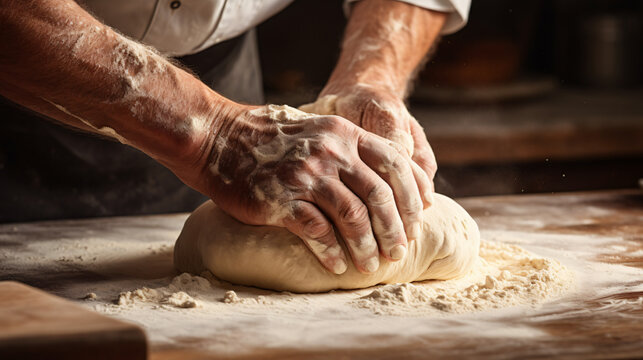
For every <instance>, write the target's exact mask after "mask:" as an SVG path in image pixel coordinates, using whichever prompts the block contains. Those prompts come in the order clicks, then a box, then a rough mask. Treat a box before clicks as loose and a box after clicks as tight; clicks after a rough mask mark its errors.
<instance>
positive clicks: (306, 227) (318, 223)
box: [302, 217, 332, 240]
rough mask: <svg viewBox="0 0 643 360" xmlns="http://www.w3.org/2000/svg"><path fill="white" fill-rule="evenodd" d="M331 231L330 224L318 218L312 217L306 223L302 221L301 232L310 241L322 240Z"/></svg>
mask: <svg viewBox="0 0 643 360" xmlns="http://www.w3.org/2000/svg"><path fill="white" fill-rule="evenodd" d="M331 231H332V228H331V226H330V224H328V222H327V221H325V220H324V219H320V218H319V217H313V218H311V219H309V220H307V221H304V223H303V227H302V232H303V233H304V235H306V236H307V237H310V238H311V239H316V240H319V239H322V238H325V237H327V235H328V234H329V233H330V232H331Z"/></svg>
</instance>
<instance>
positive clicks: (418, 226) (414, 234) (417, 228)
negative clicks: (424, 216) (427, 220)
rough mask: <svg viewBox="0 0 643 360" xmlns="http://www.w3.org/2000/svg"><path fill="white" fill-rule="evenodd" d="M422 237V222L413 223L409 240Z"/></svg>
mask: <svg viewBox="0 0 643 360" xmlns="http://www.w3.org/2000/svg"><path fill="white" fill-rule="evenodd" d="M420 237H422V223H420V222H416V223H414V224H413V225H411V229H410V231H409V234H408V238H409V240H417V239H419V238H420Z"/></svg>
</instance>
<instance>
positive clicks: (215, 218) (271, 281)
mask: <svg viewBox="0 0 643 360" xmlns="http://www.w3.org/2000/svg"><path fill="white" fill-rule="evenodd" d="M338 238H339V236H338ZM340 242H341V243H342V244H341V245H342V247H343V248H344V250H345V251H346V253H347V254H348V251H347V250H346V247H345V245H344V244H343V240H342V241H340ZM479 247H480V233H479V231H478V226H477V225H476V223H475V221H474V220H473V219H472V218H471V216H469V214H468V213H467V212H466V211H465V210H464V209H463V208H462V207H460V205H458V204H457V203H456V202H455V201H453V200H452V199H450V198H448V197H446V196H444V195H440V194H436V196H435V203H434V204H433V205H432V206H431V207H429V208H428V209H426V210H424V226H423V236H422V237H421V238H420V239H418V240H416V241H411V242H410V243H409V247H408V253H407V255H406V257H404V259H402V260H400V261H397V262H388V261H387V260H385V259H384V258H382V257H380V267H379V269H378V270H377V271H376V272H374V273H372V274H362V273H360V272H359V271H357V269H356V268H355V267H354V265H353V264H352V261H349V262H348V263H349V264H348V269H347V270H346V272H345V273H344V274H341V275H335V274H333V273H331V272H329V271H327V270H326V269H325V268H324V267H323V266H322V265H321V264H320V263H319V262H318V261H317V258H315V256H314V255H313V254H312V253H311V252H310V251H309V250H308V248H307V247H306V246H305V245H304V243H303V242H302V241H301V240H300V239H299V238H298V237H297V236H295V235H293V234H292V233H290V232H289V231H288V230H286V229H283V228H279V227H274V226H256V225H245V224H242V223H241V222H239V221H237V220H235V219H234V218H232V217H231V216H229V215H227V214H225V213H224V212H223V211H222V210H220V209H219V208H218V207H217V206H216V205H215V204H214V203H213V202H212V201H207V202H205V203H204V204H203V205H201V206H200V207H199V208H198V209H196V210H195V211H194V212H193V213H192V214H191V215H190V217H189V218H188V219H187V220H186V222H185V225H184V227H183V230H182V231H181V234H180V235H179V238H178V239H177V241H176V244H175V247H174V265H175V267H176V268H177V269H178V270H179V271H181V272H189V273H193V274H200V273H201V272H202V271H205V270H209V271H211V272H212V274H213V275H214V276H216V277H217V278H219V279H221V280H225V281H228V282H231V283H234V284H240V285H248V286H255V287H260V288H265V289H271V290H278V291H291V292H297V293H314V292H325V291H330V290H334V289H359V288H366V287H370V286H373V285H377V284H394V283H404V282H411V281H421V280H448V279H454V278H458V277H461V276H464V275H466V274H467V273H468V272H469V271H470V270H471V268H472V267H473V265H474V264H475V263H476V261H477V260H478V252H479Z"/></svg>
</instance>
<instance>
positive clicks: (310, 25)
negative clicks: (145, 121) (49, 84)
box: [0, 0, 643, 222]
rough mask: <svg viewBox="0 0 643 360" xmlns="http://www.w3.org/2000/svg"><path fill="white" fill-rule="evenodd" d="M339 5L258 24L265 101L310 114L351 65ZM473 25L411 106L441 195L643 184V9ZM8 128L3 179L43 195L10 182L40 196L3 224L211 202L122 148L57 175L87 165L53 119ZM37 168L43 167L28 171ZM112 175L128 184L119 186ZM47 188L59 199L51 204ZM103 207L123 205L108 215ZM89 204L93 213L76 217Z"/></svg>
mask: <svg viewBox="0 0 643 360" xmlns="http://www.w3.org/2000/svg"><path fill="white" fill-rule="evenodd" d="M341 4H342V1H340V0H332V1H331V0H323V1H321V0H320V1H311V0H299V1H295V3H294V4H293V5H291V6H290V7H288V8H287V9H286V10H285V11H283V12H282V13H280V14H278V15H277V16H275V17H273V18H271V19H270V20H268V21H267V22H265V23H263V24H262V25H260V26H259V28H258V38H259V47H260V57H261V66H262V72H263V75H264V76H263V78H264V88H265V93H266V100H267V102H271V103H279V104H289V105H293V106H298V105H300V104H303V103H306V102H310V101H313V100H314V99H315V97H316V94H317V93H318V92H319V90H321V88H322V87H323V85H324V82H325V81H326V79H327V78H328V76H329V74H330V72H331V71H332V68H333V66H334V64H335V61H336V59H337V57H338V54H339V44H340V41H341V36H342V32H343V28H344V26H345V23H346V19H345V17H344V14H343V11H342V7H341ZM469 19H470V20H469V24H468V25H467V27H465V28H464V29H463V30H461V31H460V32H458V33H456V34H454V35H449V36H445V37H443V38H442V39H441V40H440V42H439V44H438V45H437V52H436V53H435V55H434V56H433V57H432V58H431V59H430V60H429V61H428V62H427V66H426V68H425V70H424V71H422V72H421V73H420V74H419V76H418V79H416V81H415V83H414V89H415V90H414V91H413V93H412V94H411V96H410V98H409V106H410V109H411V113H412V114H413V115H414V116H415V117H416V118H417V119H418V121H419V122H420V123H421V124H422V125H423V126H424V128H425V130H426V132H427V136H428V139H429V142H430V143H431V144H432V146H433V148H434V150H435V153H436V156H437V160H438V164H439V171H438V175H437V178H436V189H437V191H438V192H441V193H444V194H447V195H449V196H453V197H458V196H476V195H498V194H518V193H536V192H561V191H577V190H596V189H615V188H633V187H638V186H639V179H641V178H643V87H642V68H643V61H642V58H643V25H642V23H643V1H619V0H604V1H588V0H566V1H563V0H558V1H553V0H552V1H537V0H526V1H520V2H518V1H515V0H493V1H487V0H474V1H473V3H472V8H471V13H470V17H469ZM0 100H1V99H0ZM2 119H12V120H13V123H14V125H15V124H18V125H17V126H18V130H19V131H18V133H17V135H16V133H15V132H14V133H12V134H11V135H8V133H4V134H3V133H2V127H1V126H0V145H2V146H0V178H2V176H1V175H2V173H1V172H2V171H5V170H6V169H7V168H8V167H13V169H14V170H15V168H16V167H18V168H19V169H18V170H20V168H21V167H23V166H24V167H25V170H24V172H23V174H22V175H21V180H20V181H21V182H23V183H24V184H27V185H29V184H33V189H34V190H33V191H30V192H29V193H16V192H15V191H13V190H12V189H11V184H10V183H7V182H4V183H3V182H2V181H0V187H4V188H0V201H5V200H6V199H9V198H11V199H12V200H13V201H19V200H20V199H22V198H25V199H27V198H28V199H30V200H29V201H28V202H29V204H30V205H29V206H31V210H29V209H27V212H28V214H31V216H28V217H26V218H25V217H24V214H22V215H21V216H19V215H20V214H16V215H15V216H14V214H12V213H11V210H10V209H9V210H7V208H6V207H4V208H2V207H0V209H4V210H2V211H3V213H2V214H0V222H2V221H5V222H6V221H18V219H19V220H20V221H24V220H25V219H26V220H40V219H55V218H61V217H92V216H109V215H134V214H145V213H158V212H167V210H166V209H168V208H171V209H175V210H176V211H190V210H192V209H193V208H194V204H195V203H198V202H200V201H202V197H200V196H199V195H198V194H195V193H194V192H192V191H191V190H189V189H185V190H184V191H183V190H180V188H182V185H181V183H180V182H178V180H176V179H174V178H173V175H172V174H171V173H169V172H168V171H166V170H165V169H163V168H162V167H161V166H160V165H159V166H158V168H153V169H152V170H151V171H152V172H151V174H152V175H151V176H150V175H149V174H147V175H146V176H144V177H141V176H140V175H139V174H137V172H136V170H135V167H134V166H133V167H132V170H131V171H130V172H129V173H128V170H127V168H126V169H125V170H124V171H125V172H124V173H123V169H122V166H121V165H122V164H123V163H132V164H135V163H137V162H138V161H142V157H144V155H142V154H141V153H139V152H138V151H136V150H133V149H131V150H124V151H123V150H122V149H120V148H121V147H122V146H121V145H120V144H117V143H112V144H110V145H108V148H113V149H114V154H116V153H118V154H119V155H118V156H110V154H111V153H110V152H106V153H105V154H104V157H101V158H82V157H80V158H81V159H83V161H86V162H89V163H96V164H101V169H100V170H99V171H95V172H92V173H86V172H83V173H77V171H75V170H74V169H75V168H76V165H82V164H74V163H69V164H68V166H65V167H64V168H60V167H54V166H46V165H47V163H48V161H49V160H48V159H51V160H52V163H53V162H54V161H53V160H56V161H60V160H61V159H62V161H63V162H64V161H65V159H66V158H67V157H68V156H69V159H70V160H69V161H70V162H71V161H76V160H73V159H78V158H79V157H78V156H77V155H78V154H71V151H73V150H69V151H70V153H69V154H68V153H65V152H60V151H59V152H57V153H55V152H52V151H50V150H48V149H49V147H48V144H49V143H50V142H51V141H52V139H51V138H50V135H49V132H48V131H47V132H43V133H40V132H38V131H35V130H34V129H35V128H36V126H35V123H41V122H42V121H40V120H39V119H37V118H36V117H35V116H34V115H33V114H30V113H29V112H26V111H24V110H22V109H19V108H17V107H15V106H13V105H10V104H8V103H7V102H6V101H0V121H2ZM44 126H45V127H47V126H51V127H56V125H44ZM13 130H15V128H14V129H13ZM64 136H66V135H65V134H64V132H61V134H60V137H61V138H60V139H56V141H58V140H60V141H63V142H64ZM11 143H13V144H16V143H20V144H23V145H24V144H34V145H33V148H32V147H31V145H29V146H26V148H27V149H29V150H28V151H26V152H25V153H19V154H16V153H7V152H6V151H3V148H5V145H7V144H11ZM88 143H89V142H88ZM88 146H92V145H88ZM71 155H74V156H71ZM34 158H38V159H39V161H40V162H42V163H43V164H44V165H45V166H39V167H37V170H34V169H33V167H29V168H28V167H27V166H25V164H27V163H29V162H30V161H32V160H33V159H34ZM112 166H114V167H121V172H120V173H119V174H118V175H116V173H115V172H114V171H112V170H111V167H112ZM71 178H74V179H81V183H80V184H81V185H83V184H84V185H87V184H90V185H89V186H90V187H91V186H93V185H91V184H97V185H95V186H98V187H100V186H104V187H109V189H110V191H106V192H105V196H107V197H108V198H105V199H102V198H96V197H93V196H92V195H91V194H89V193H87V192H85V191H84V190H82V189H81V187H80V186H77V185H75V184H79V183H78V181H77V182H75V183H71V182H70V181H69V179H71ZM170 178H171V179H170ZM168 181H169V182H171V183H172V187H174V188H176V189H178V190H177V191H175V192H173V195H172V196H167V197H165V193H164V191H165V190H161V189H162V188H161V187H158V185H159V184H160V183H162V182H164V183H167V182H168ZM134 183H136V184H141V183H143V184H145V187H146V188H147V189H149V190H150V191H151V192H152V193H154V191H155V190H154V189H156V188H157V187H158V189H159V191H158V198H159V199H162V201H160V202H158V203H159V204H160V205H159V206H150V205H149V204H146V203H144V202H143V203H141V202H140V200H139V199H138V198H137V197H136V196H134V195H135V194H131V193H128V190H127V189H128V188H131V186H130V185H132V184H134ZM24 184H23V185H24ZM115 184H117V185H115ZM23 188H25V187H23ZM26 188H27V189H31V188H32V187H30V186H27V187H26ZM42 188H45V189H47V190H49V191H48V192H47V193H46V194H45V193H43V195H39V193H38V192H37V191H39V190H38V189H42ZM52 191H53V193H55V194H56V196H55V197H51V195H49V194H51V193H52ZM130 195H131V197H130ZM102 201H116V202H117V203H118V206H116V207H113V208H107V207H102V206H101V203H102ZM79 202H84V203H86V204H87V208H91V209H94V210H92V211H84V210H83V211H81V210H74V209H76V207H75V204H77V203H79ZM157 205H158V204H157ZM161 205H162V206H161ZM66 207H68V208H69V209H64V208H66ZM61 208H63V209H62V210H61ZM63 210H64V211H63ZM65 213H66V214H67V215H62V214H65Z"/></svg>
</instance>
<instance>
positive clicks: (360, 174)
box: [340, 162, 407, 261]
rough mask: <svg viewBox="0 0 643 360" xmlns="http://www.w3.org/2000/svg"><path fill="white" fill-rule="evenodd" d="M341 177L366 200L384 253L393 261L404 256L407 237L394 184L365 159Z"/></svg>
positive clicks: (343, 171) (342, 172)
mask: <svg viewBox="0 0 643 360" xmlns="http://www.w3.org/2000/svg"><path fill="white" fill-rule="evenodd" d="M340 178H341V180H342V181H343V182H344V183H345V184H346V185H347V186H348V187H349V188H350V189H351V190H352V191H353V192H354V193H355V194H357V196H359V197H360V199H362V201H363V202H364V203H365V204H366V207H367V208H368V213H369V214H370V218H371V226H372V229H373V233H374V234H375V237H376V239H377V242H378V244H379V248H380V253H381V254H382V256H384V257H385V258H386V259H388V260H389V261H397V260H400V259H402V258H404V256H405V255H406V250H407V241H406V236H405V233H404V225H403V223H402V219H401V218H400V215H399V213H398V211H397V207H396V205H395V197H394V196H393V191H392V190H391V187H390V186H389V185H388V184H387V183H386V182H385V181H384V180H382V178H381V177H380V176H379V175H378V174H377V173H375V172H374V171H373V170H371V168H369V167H368V166H366V164H364V163H362V162H359V163H358V164H356V165H354V166H353V167H352V168H351V169H345V170H342V171H340Z"/></svg>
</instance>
